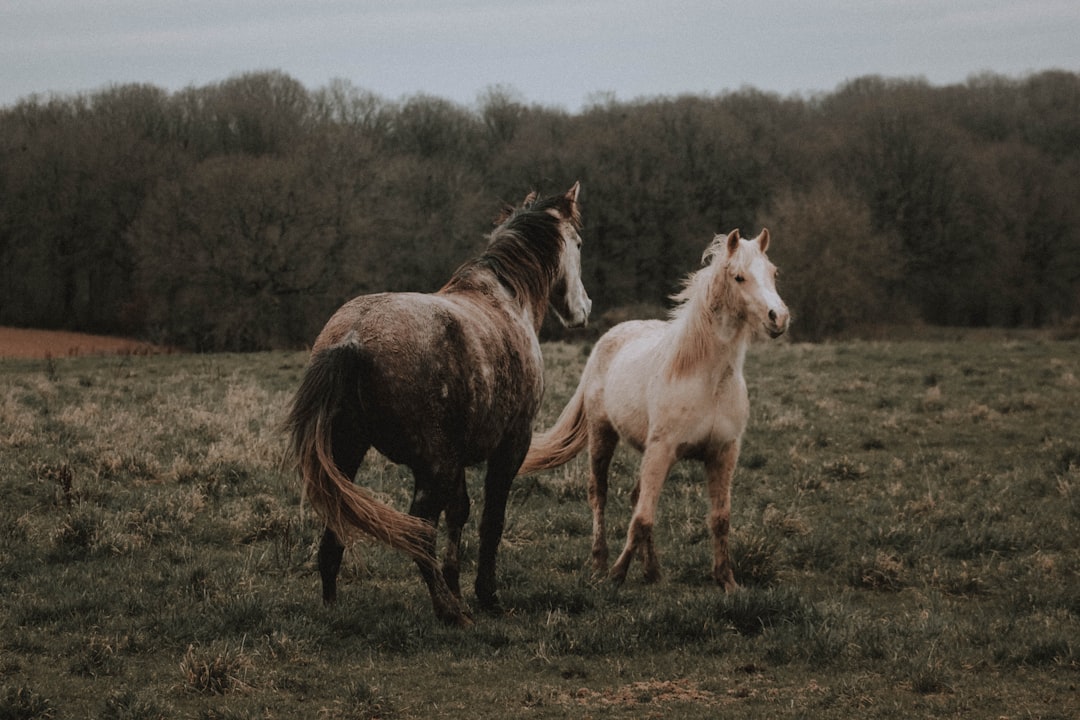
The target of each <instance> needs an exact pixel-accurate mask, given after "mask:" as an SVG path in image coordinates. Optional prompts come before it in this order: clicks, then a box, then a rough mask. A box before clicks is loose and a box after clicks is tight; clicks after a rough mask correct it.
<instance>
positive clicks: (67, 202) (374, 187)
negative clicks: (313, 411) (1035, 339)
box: [0, 71, 1080, 351]
mask: <svg viewBox="0 0 1080 720" xmlns="http://www.w3.org/2000/svg"><path fill="white" fill-rule="evenodd" d="M575 180H580V181H581V182H582V185H583V192H582V197H583V205H584V218H585V229H584V232H583V237H584V239H585V248H584V250H583V260H584V266H585V267H584V273H585V282H586V287H587V289H588V290H589V293H590V294H591V296H592V298H593V301H594V308H595V310H594V315H595V322H594V323H593V330H592V331H591V332H597V331H598V330H602V329H604V327H605V326H606V325H608V324H610V323H612V322H615V321H617V320H619V319H623V318H625V317H629V316H641V315H658V314H660V313H662V312H663V309H664V307H665V305H666V302H667V298H668V296H669V295H670V294H671V293H672V292H674V291H675V290H677V289H678V287H679V282H680V279H681V278H682V277H683V276H684V275H685V274H686V273H687V272H689V271H690V270H692V269H694V268H695V267H697V266H698V264H699V262H700V257H701V253H702V250H703V249H704V248H705V246H706V244H707V243H708V241H709V240H710V239H711V238H712V236H713V235H714V234H715V233H719V232H727V231H729V230H730V229H732V228H736V227H738V228H741V230H742V232H743V234H744V235H751V234H756V233H757V232H758V230H759V229H760V228H761V227H762V226H767V227H769V228H770V232H771V233H772V237H773V239H774V245H773V246H772V247H771V248H770V256H771V257H772V258H773V260H774V261H775V262H776V263H777V265H779V266H780V268H781V273H782V277H781V280H780V283H781V284H780V290H781V293H782V294H783V295H784V297H785V299H786V300H787V302H788V304H789V305H790V306H791V307H792V309H793V312H794V315H795V324H794V326H793V336H794V337H796V338H797V339H801V340H820V339H824V338H829V337H839V336H850V335H853V334H874V333H881V332H883V329H884V328H894V327H897V326H898V325H906V326H917V325H943V326H966V327H985V326H995V327H1055V328H1064V329H1066V330H1067V331H1068V330H1069V328H1071V329H1072V331H1076V330H1077V329H1080V324H1078V322H1077V318H1078V316H1080V202H1078V201H1080V74H1077V73H1070V72H1063V71H1048V72H1042V73H1038V74H1033V75H1030V76H1027V77H1023V78H1009V77H1003V76H999V75H990V74H986V75H978V76H973V77H971V78H970V79H969V80H968V81H967V82H966V83H963V84H959V85H950V86H944V87H935V86H931V85H929V84H928V83H926V82H925V81H922V80H918V79H887V78H881V77H877V76H868V77H862V78H858V79H855V80H851V81H849V82H847V83H845V84H843V85H841V86H840V87H838V88H837V89H836V90H835V91H834V92H831V93H827V94H820V95H815V96H812V97H801V96H789V97H782V96H779V95H774V94H768V93H763V92H759V91H757V90H754V89H752V88H744V89H741V90H738V91H733V92H726V93H723V94H719V95H715V96H680V97H658V98H643V99H639V100H635V101H631V102H620V101H616V100H615V99H614V97H606V96H598V97H597V98H595V100H594V102H592V103H591V104H589V105H588V106H587V107H586V108H585V109H583V110H582V111H581V112H579V113H574V114H571V113H568V112H566V111H563V110H560V109H557V108H549V107H542V106H538V105H531V104H529V103H527V102H526V101H524V100H523V99H521V98H520V97H519V96H518V95H517V93H516V91H514V90H513V89H512V88H506V87H493V88H489V89H488V90H487V91H486V92H485V93H484V95H483V96H482V97H481V98H480V99H479V100H478V101H477V103H476V104H475V106H472V107H464V106H461V105H457V104H454V103H452V102H449V101H447V100H443V99H440V98H438V97H432V96H426V95H418V96H414V97H410V98H405V99H402V100H399V101H389V100H386V99H384V98H381V97H379V96H376V95H374V94H372V93H369V92H366V91H364V90H363V89H360V88H357V87H355V86H354V85H352V84H350V83H349V82H347V81H341V80H335V81H332V82H331V83H329V84H328V85H327V86H325V87H322V88H318V89H315V90H308V89H307V88H305V87H304V86H303V85H301V84H300V83H299V82H297V81H296V80H295V79H293V78H291V77H289V76H288V75H286V74H283V73H281V72H276V71H271V72H258V73H249V74H243V75H238V76H235V77H233V78H230V79H228V80H225V81H223V82H221V83H217V84H213V85H207V86H202V87H190V88H187V89H185V90H182V91H179V92H175V93H169V92H166V91H164V90H162V89H160V88H156V87H154V86H149V85H121V86H115V87H110V88H107V89H104V90H100V91H97V92H92V93H86V94H80V95H76V96H50V97H39V96H31V97H29V98H26V99H24V100H22V101H20V102H19V103H17V104H15V105H14V106H10V107H5V108H0V325H15V326H24V327H39V328H63V329H69V330H80V331H86V332H97V333H113V334H122V335H129V336H136V337H141V338H144V339H149V340H153V341H155V342H159V343H163V344H168V345H171V346H174V347H178V348H184V349H190V350H197V351H213V350H256V349H279V348H299V347H304V346H305V345H306V344H308V343H310V342H311V340H312V339H313V338H314V336H315V334H316V332H317V331H318V329H319V327H321V325H322V323H323V322H325V320H326V318H327V317H328V316H329V314H330V313H331V312H332V311H333V310H334V309H335V308H336V307H337V306H338V305H339V304H340V303H341V302H343V301H344V300H346V299H348V298H350V297H352V296H355V295H357V294H360V293H367V292H375V291H382V290H416V291H422V292H430V291H434V290H437V289H438V288H439V287H440V286H441V285H442V283H443V282H444V281H445V280H446V279H447V278H448V277H449V275H450V273H451V272H452V271H453V269H454V268H455V267H457V265H459V264H460V263H461V262H463V261H464V260H466V259H467V258H469V257H471V256H473V255H476V254H478V253H479V252H480V251H481V250H482V249H483V245H484V234H485V233H486V232H487V231H488V230H490V228H491V221H492V220H493V219H494V218H495V216H496V215H497V214H498V212H499V211H500V209H501V205H502V204H504V203H515V202H520V200H521V199H522V198H523V197H524V196H525V194H526V193H527V192H528V191H530V190H532V189H537V190H539V191H540V192H541V193H543V194H550V193H554V192H563V191H565V190H566V188H567V187H569V186H570V185H571V184H572V183H573V182H574V181H575ZM558 332H559V331H558V330H557V329H556V328H554V327H549V328H546V330H545V334H546V335H547V336H548V337H551V336H552V335H555V334H558Z"/></svg>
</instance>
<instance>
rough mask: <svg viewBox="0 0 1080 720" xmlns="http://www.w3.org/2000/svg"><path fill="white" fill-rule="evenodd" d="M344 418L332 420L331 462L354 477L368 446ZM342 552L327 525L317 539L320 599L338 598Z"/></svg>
mask: <svg viewBox="0 0 1080 720" xmlns="http://www.w3.org/2000/svg"><path fill="white" fill-rule="evenodd" d="M344 420H345V418H343V417H342V416H338V417H337V418H335V421H334V432H333V455H334V464H336V465H337V466H338V469H339V470H341V472H342V473H343V474H344V475H345V477H347V478H350V479H352V478H355V477H356V472H357V471H358V470H359V469H360V463H361V462H362V461H363V459H364V455H365V453H367V451H368V447H369V445H367V443H364V442H362V441H361V440H360V438H359V437H357V436H358V434H359V433H358V432H357V429H356V426H355V425H354V424H353V423H351V422H345V421H344ZM344 553H345V546H344V545H343V544H342V543H341V540H339V539H338V536H337V535H335V534H334V531H333V530H331V529H330V528H326V529H325V530H324V531H323V536H322V540H321V541H320V542H319V556H318V559H319V576H320V577H321V578H322V597H323V602H324V603H325V604H327V605H332V604H333V603H334V602H336V601H337V578H338V573H339V572H340V571H341V558H342V556H343V555H344Z"/></svg>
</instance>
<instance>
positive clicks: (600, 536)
mask: <svg viewBox="0 0 1080 720" xmlns="http://www.w3.org/2000/svg"><path fill="white" fill-rule="evenodd" d="M618 444H619V434H618V433H617V432H616V431H615V429H614V428H612V427H611V426H610V425H607V424H603V425H601V424H596V425H594V426H592V427H590V428H589V507H591V508H592V516H593V535H592V563H593V571H594V572H596V573H597V574H603V573H605V572H607V565H608V545H607V525H606V523H605V520H604V511H605V509H606V507H607V494H608V469H609V468H610V467H611V458H612V456H613V455H614V454H615V446H616V445H618Z"/></svg>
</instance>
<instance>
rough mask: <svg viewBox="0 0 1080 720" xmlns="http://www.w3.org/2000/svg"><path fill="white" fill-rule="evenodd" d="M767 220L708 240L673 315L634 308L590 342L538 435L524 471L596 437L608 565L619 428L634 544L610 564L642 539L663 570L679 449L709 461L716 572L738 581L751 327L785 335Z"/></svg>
mask: <svg viewBox="0 0 1080 720" xmlns="http://www.w3.org/2000/svg"><path fill="white" fill-rule="evenodd" d="M768 247H769V231H768V230H762V231H761V234H760V235H759V236H758V237H757V238H754V239H753V240H744V239H742V238H740V237H739V231H738V230H733V231H732V232H731V233H730V234H728V236H727V237H724V236H723V235H717V236H716V237H715V238H713V241H712V242H711V243H710V244H709V246H708V247H707V248H706V250H705V253H704V256H703V257H702V262H703V263H705V267H704V268H702V269H701V270H699V271H697V272H696V273H694V274H692V275H690V277H689V278H688V279H687V281H686V287H685V289H683V291H682V292H681V293H679V294H678V295H676V296H675V300H676V301H677V302H678V303H679V304H678V306H677V307H676V308H675V309H674V311H673V312H672V316H671V319H670V320H667V321H666V322H665V321H660V320H631V321H629V322H624V323H621V324H619V325H616V326H615V327H613V328H612V329H611V330H609V331H608V332H607V333H606V334H605V335H604V336H603V337H602V338H600V340H599V341H598V342H597V343H596V346H595V347H594V348H593V351H592V354H591V355H589V360H588V362H587V363H586V364H585V370H584V371H583V372H582V375H581V382H580V384H579V385H578V388H577V390H576V391H575V393H574V396H573V397H572V398H571V399H570V402H569V403H568V404H567V406H566V408H565V409H564V410H563V411H562V414H561V415H560V416H559V419H558V420H556V421H555V425H554V426H552V427H551V429H550V430H548V431H547V432H545V433H542V434H539V435H537V436H536V437H535V438H534V439H533V443H532V447H531V448H530V449H529V453H528V456H527V457H526V458H525V462H524V463H523V464H522V466H521V468H520V472H521V473H522V474H525V473H529V472H534V471H537V470H543V469H547V468H554V467H558V466H559V465H562V464H564V463H566V462H568V461H569V460H571V459H572V458H573V457H574V456H576V455H577V454H578V453H579V452H581V451H582V450H584V449H585V447H586V445H587V446H588V448H589V456H590V468H591V469H590V474H589V504H590V505H591V506H592V510H593V548H592V555H593V565H594V567H595V569H596V570H597V571H599V572H602V571H604V570H606V568H607V561H608V547H607V539H606V537H605V527H604V508H605V505H606V503H607V490H608V468H609V466H610V464H611V458H612V455H613V454H614V452H615V447H616V445H618V442H619V439H620V438H621V439H623V440H626V441H627V442H628V443H629V444H630V445H632V446H633V447H634V448H636V449H637V450H639V451H641V452H642V453H643V457H642V460H641V475H640V478H639V479H638V482H637V485H636V486H635V488H634V491H633V494H632V498H633V501H634V514H633V517H632V518H631V519H630V527H629V530H628V531H627V537H626V545H625V546H624V548H623V551H622V554H621V555H619V559H618V560H616V561H615V565H614V567H613V568H612V570H611V577H612V579H613V580H615V581H616V582H622V581H623V580H624V579H625V578H626V571H627V569H628V568H629V566H630V561H631V559H632V558H633V557H634V556H635V553H637V552H638V551H640V552H641V558H642V560H643V562H644V565H645V578H646V580H648V581H654V580H656V579H657V578H659V576H660V564H659V562H658V561H657V559H656V551H655V549H654V546H653V532H652V531H653V524H654V522H655V517H656V506H657V503H658V502H659V499H660V490H661V488H662V487H663V484H664V480H665V478H666V477H667V474H668V470H670V468H671V466H672V465H673V464H674V463H675V462H676V461H677V460H680V459H682V458H688V459H694V460H700V461H702V462H703V463H704V464H705V472H706V475H707V478H708V486H709V498H710V500H711V503H712V508H711V510H710V514H709V529H710V531H711V534H712V539H713V569H712V575H713V579H715V580H716V582H717V584H719V585H720V586H721V587H722V588H723V589H724V590H731V589H734V588H735V587H736V585H735V577H734V575H733V574H732V571H731V564H730V562H729V560H728V526H729V524H730V516H731V478H732V475H733V473H734V472H735V463H736V461H737V460H738V457H739V443H740V441H741V438H742V434H743V431H744V430H745V429H746V423H747V419H748V418H749V415H750V401H749V399H748V397H747V392H746V381H745V380H744V379H743V360H744V358H745V357H746V349H747V345H748V344H749V342H750V339H751V338H752V337H753V336H754V335H757V334H759V333H766V334H768V335H769V336H771V337H774V338H775V337H777V336H779V335H781V334H783V332H784V331H785V330H787V327H788V320H789V315H788V309H787V306H786V305H785V304H784V301H783V300H781V299H780V295H778V294H777V292H776V281H775V277H776V267H775V266H774V265H773V264H772V263H771V262H770V261H769V258H768V257H767V256H766V255H765V250H766V249H767V248H768Z"/></svg>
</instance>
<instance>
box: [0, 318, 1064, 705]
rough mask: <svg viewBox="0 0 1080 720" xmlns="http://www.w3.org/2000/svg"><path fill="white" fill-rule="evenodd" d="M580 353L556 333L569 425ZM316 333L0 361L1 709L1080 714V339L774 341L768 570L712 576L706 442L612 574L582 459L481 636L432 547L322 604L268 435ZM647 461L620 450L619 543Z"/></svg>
mask: <svg viewBox="0 0 1080 720" xmlns="http://www.w3.org/2000/svg"><path fill="white" fill-rule="evenodd" d="M586 352H587V349H586V348H582V347H579V346H571V345H563V344H551V345H547V346H545V354H546V358H547V362H548V376H549V381H548V394H547V400H546V403H545V408H544V411H543V417H542V422H543V423H545V424H546V423H548V422H550V421H551V420H552V419H553V418H554V416H555V415H556V414H557V412H558V410H559V409H560V408H561V406H562V403H563V402H564V401H565V400H566V398H567V397H568V396H569V394H570V392H571V391H572V389H573V387H574V385H575V384H576V382H577V376H578V373H579V371H580V369H581V366H582V364H583V363H584V360H585V353H586ZM305 361H306V357H305V355H303V354H299V353H297V354H284V353H276V354H274V353H267V354H256V355H213V356H190V355H189V356H185V355H163V356H153V357H131V356H128V357H111V358H107V357H106V358H100V357H99V358H87V357H74V358H59V359H45V360H25V359H24V360H3V361H0V491H2V495H3V501H2V502H0V599H2V600H0V720H2V719H6V718H117V719H119V718H135V719H139V718H173V717H187V718H203V719H206V720H211V719H219V718H220V719H225V718H245V719H252V720H253V719H255V718H420V717H468V718H507V717H530V718H561V717H581V718H647V717H657V718H664V717H679V718H715V717H740V718H851V717H860V718H873V717H915V718H918V717H927V718H929V717H935V718H937V717H965V718H1071V717H1075V716H1076V713H1077V712H1078V711H1080V710H1078V708H1080V704H1078V701H1077V700H1076V698H1077V697H1078V696H1080V695H1078V692H1077V689H1078V687H1077V686H1078V685H1080V436H1078V434H1077V428H1078V427H1080V344H1078V343H1076V342H1069V343H1066V342H1051V341H1043V340H1038V339H1004V338H994V337H986V338H980V339H978V340H976V341H971V340H968V341H963V342H960V341H955V342H948V341H944V342H934V343H920V342H902V343H891V344H890V343H851V344H830V345H821V346H808V345H785V344H768V345H766V344H762V345H760V346H758V347H755V348H754V349H753V350H752V352H751V355H750V357H749V358H748V361H747V373H748V380H749V383H750V388H751V401H752V408H753V414H752V418H751V424H750V429H749V431H748V432H747V435H746V437H745V442H744V446H743V456H742V459H741V461H740V467H739V470H738V472H737V474H736V478H735V484H734V490H733V496H734V497H733V514H732V542H733V555H734V559H735V562H736V565H737V572H736V577H737V579H738V580H739V581H740V583H741V584H742V585H743V589H741V590H740V591H739V592H737V593H735V594H732V595H730V596H724V595H721V594H719V593H718V592H717V591H716V589H715V588H714V587H713V586H712V585H711V584H710V582H709V581H708V571H709V541H708V536H707V531H706V528H705V524H704V517H705V512H706V508H707V501H706V498H705V496H704V492H703V490H704V488H703V484H702V479H701V471H700V468H699V467H698V466H695V465H692V464H682V465H679V466H677V467H676V468H675V470H674V472H673V474H672V476H671V478H670V479H669V482H668V484H667V486H666V487H665V489H664V495H663V497H662V499H661V505H660V514H659V519H658V525H657V543H658V550H659V552H660V556H661V561H662V563H663V566H664V571H665V575H664V578H663V579H662V580H661V581H660V582H659V583H658V584H655V585H647V584H645V583H643V582H642V580H641V575H640V568H639V567H636V566H635V567H632V568H631V574H630V576H629V577H628V579H627V582H626V584H625V585H624V586H623V587H622V588H621V589H619V590H615V589H613V588H612V587H610V586H609V585H608V584H607V583H605V582H603V581H599V580H596V579H594V578H592V577H591V576H590V573H589V571H588V569H587V568H588V555H589V534H590V516H589V511H588V507H587V503H586V499H585V498H586V489H585V467H586V464H585V459H584V458H580V459H578V460H576V461H575V462H573V463H571V464H570V465H569V466H567V467H566V468H564V469H560V470H558V471H555V472H552V473H547V474H544V475H540V476H538V477H535V478H525V479H521V480H519V481H518V482H517V484H516V485H515V490H514V493H513V495H512V497H511V502H510V507H509V513H508V526H507V532H506V541H505V543H504V544H503V547H502V553H501V556H500V583H501V598H502V600H503V604H504V605H505V606H506V607H507V609H508V612H507V614H506V615H505V616H501V617H490V616H479V617H478V618H477V620H478V621H477V624H476V626H475V627H473V628H471V629H468V630H460V629H456V628H449V627H444V626H442V625H440V624H439V623H438V622H437V621H436V620H435V619H434V617H433V615H432V612H431V608H430V604H429V601H428V597H427V593H426V591H425V589H424V588H423V586H422V584H421V582H420V580H419V578H418V576H417V574H416V572H415V569H414V567H413V566H412V564H411V563H410V562H409V561H407V560H406V559H405V558H404V557H403V556H400V555H397V554H394V553H393V552H390V551H387V550H385V549H384V548H382V547H381V546H378V545H374V544H361V545H359V546H358V547H355V548H352V549H350V551H349V553H348V554H347V555H346V565H345V568H344V570H343V575H342V587H341V596H340V602H339V604H338V606H336V607H334V608H331V609H327V608H324V607H323V606H322V604H321V602H320V600H319V589H318V587H319V583H318V577H317V572H316V571H315V567H314V549H315V543H316V541H317V538H318V533H319V530H320V528H319V527H318V525H317V523H316V522H315V521H314V519H313V517H312V516H311V514H310V512H304V511H303V509H302V508H301V504H300V498H299V489H298V483H297V481H296V480H295V479H294V478H293V477H292V476H291V475H290V474H288V473H285V472H283V471H282V470H281V469H280V468H279V465H278V461H279V458H280V455H281V451H282V448H283V444H284V442H283V438H282V437H280V436H279V435H278V434H277V432H276V429H275V426H276V423H277V421H278V420H279V418H280V417H281V415H282V412H283V409H284V407H285V405H286V403H287V401H288V398H289V395H290V394H291V392H292V391H293V389H294V388H295V387H296V386H297V384H298V382H299V377H300V373H301V371H302V369H303V366H304V363H305ZM637 462H638V457H637V456H636V455H635V454H633V453H632V452H631V451H628V450H626V451H621V452H620V454H619V455H618V456H617V457H616V461H615V464H614V466H613V488H612V492H613V494H612V497H611V501H610V506H609V514H608V518H609V523H610V525H611V532H612V536H611V538H610V541H611V543H612V546H613V548H618V547H619V546H620V545H621V542H622V537H621V534H622V533H623V532H625V524H626V521H627V519H628V516H629V507H628V496H629V491H630V489H631V487H632V484H633V477H634V474H635V472H636V468H637ZM361 473H362V479H363V482H364V483H365V484H366V485H367V486H368V487H370V488H372V489H373V490H374V491H375V492H377V493H379V494H380V495H382V496H383V497H385V498H387V499H389V500H390V501H392V502H394V503H395V504H396V505H398V506H399V507H404V506H405V505H406V503H407V502H408V498H409V494H410V492H411V487H412V485H411V480H410V479H409V478H408V476H407V474H406V473H404V472H403V471H401V470H399V469H398V468H396V467H394V466H391V465H389V464H387V463H385V462H384V461H382V460H381V459H380V458H378V457H376V456H371V457H369V462H368V463H367V464H366V465H365V466H364V469H363V470H362V471H361ZM470 487H471V492H472V496H473V498H474V501H475V502H476V503H477V504H479V501H480V500H479V498H480V496H481V493H480V492H479V483H478V477H476V476H475V475H472V476H470ZM477 517H479V512H477V509H476V508H474V512H473V518H474V520H471V521H470V523H469V526H468V527H467V528H466V543H465V547H464V558H465V568H464V570H465V575H464V577H463V586H468V587H470V588H471V584H472V571H473V566H474V562H473V561H474V556H475V551H476V528H475V518H477ZM469 594H470V595H471V593H469Z"/></svg>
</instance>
